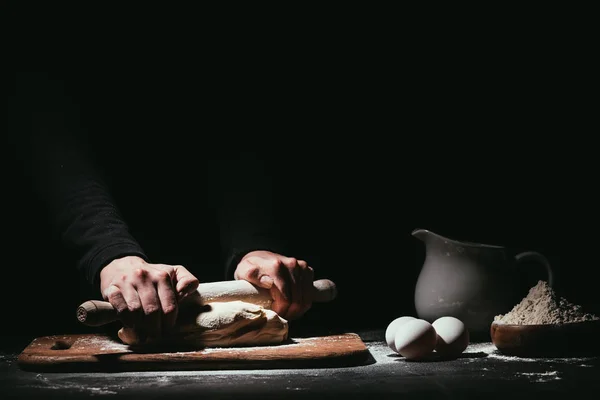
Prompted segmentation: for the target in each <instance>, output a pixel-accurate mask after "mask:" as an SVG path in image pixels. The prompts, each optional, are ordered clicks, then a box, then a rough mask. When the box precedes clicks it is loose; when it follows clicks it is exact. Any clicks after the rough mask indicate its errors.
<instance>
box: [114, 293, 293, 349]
mask: <svg viewBox="0 0 600 400" xmlns="http://www.w3.org/2000/svg"><path fill="white" fill-rule="evenodd" d="M180 311H181V312H180V314H179V316H178V319H177V323H176V325H175V327H174V330H173V332H172V334H171V336H170V338H169V340H170V341H171V342H174V343H176V344H185V345H191V346H193V347H198V348H203V347H234V346H259V345H269V344H278V343H282V342H283V341H284V340H286V339H287V337H288V321H287V320H286V319H284V318H282V317H280V316H279V315H278V314H277V313H276V312H275V311H272V310H269V309H266V308H263V307H261V306H258V305H256V304H251V303H246V302H243V301H229V302H211V303H207V304H206V305H205V306H203V307H202V308H200V309H196V308H195V307H193V308H192V309H191V310H189V309H188V310H180ZM184 311H185V312H184ZM118 335H119V338H120V339H121V341H123V343H125V344H129V345H137V344H140V342H139V340H138V338H137V336H136V334H135V332H134V331H133V330H132V329H129V328H121V329H120V330H119V332H118Z"/></svg>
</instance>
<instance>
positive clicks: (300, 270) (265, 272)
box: [233, 250, 314, 320]
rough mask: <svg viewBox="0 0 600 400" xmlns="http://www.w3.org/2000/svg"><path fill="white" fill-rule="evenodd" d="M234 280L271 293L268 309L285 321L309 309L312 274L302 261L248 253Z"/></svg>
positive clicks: (235, 273) (237, 269)
mask: <svg viewBox="0 0 600 400" xmlns="http://www.w3.org/2000/svg"><path fill="white" fill-rule="evenodd" d="M233 276H234V278H235V279H236V280H237V279H243V280H246V281H248V282H250V283H252V284H254V285H256V286H259V287H263V288H265V289H270V291H271V296H272V297H273V305H272V307H271V308H272V310H273V311H275V312H276V313H277V314H279V315H280V316H281V317H283V318H285V319H288V320H293V319H298V318H300V317H301V316H302V315H303V314H304V313H306V311H308V310H309V309H310V307H311V306H312V291H313V279H314V271H313V269H312V268H311V267H309V266H308V264H307V263H306V261H304V260H297V259H295V258H292V257H285V256H282V255H280V254H276V253H272V252H270V251H263V250H259V251H251V252H250V253H248V254H246V255H245V256H244V258H242V260H241V261H240V262H239V264H238V265H237V268H236V270H235V272H234V275H233Z"/></svg>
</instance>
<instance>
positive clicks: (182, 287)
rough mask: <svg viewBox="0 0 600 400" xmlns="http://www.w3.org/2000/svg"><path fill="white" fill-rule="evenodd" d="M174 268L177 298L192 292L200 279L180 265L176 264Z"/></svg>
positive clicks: (196, 287)
mask: <svg viewBox="0 0 600 400" xmlns="http://www.w3.org/2000/svg"><path fill="white" fill-rule="evenodd" d="M173 268H174V272H175V276H174V285H175V291H176V292H177V297H178V298H179V300H181V299H183V298H184V297H186V296H188V295H189V294H191V293H194V292H195V291H196V290H197V289H198V285H199V284H200V281H198V278H196V277H195V276H194V275H193V274H192V273H191V272H190V271H188V270H187V269H186V268H185V267H183V266H181V265H176V266H175V267H173Z"/></svg>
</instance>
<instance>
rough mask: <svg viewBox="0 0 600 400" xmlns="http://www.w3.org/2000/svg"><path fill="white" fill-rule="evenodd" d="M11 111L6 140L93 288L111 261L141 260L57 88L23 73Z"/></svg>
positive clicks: (53, 226) (56, 233)
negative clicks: (133, 257) (9, 139)
mask: <svg viewBox="0 0 600 400" xmlns="http://www.w3.org/2000/svg"><path fill="white" fill-rule="evenodd" d="M10 106H11V112H10V116H11V120H10V124H9V126H10V130H11V132H9V135H11V137H12V138H13V139H14V144H15V151H16V154H17V155H18V159H19V160H20V161H21V163H22V167H23V171H24V172H25V175H26V176H27V178H28V179H29V180H30V183H31V184H32V188H33V194H34V195H35V196H36V197H37V198H38V200H39V202H40V205H41V206H43V207H45V208H46V210H45V211H46V212H47V215H48V222H49V224H50V226H51V229H52V230H53V233H54V237H55V238H56V239H57V240H59V242H60V244H61V245H62V246H64V248H65V249H66V250H67V255H68V256H69V257H70V258H72V260H73V261H74V263H75V264H76V266H77V268H78V269H79V270H80V271H81V272H82V273H83V274H84V276H85V278H86V279H87V280H88V281H89V282H90V283H92V284H94V285H97V276H98V273H99V270H100V269H101V268H102V267H103V266H104V265H106V264H107V263H108V262H110V261H111V260H112V259H114V258H116V257H121V256H124V255H139V256H144V254H143V251H142V249H141V248H140V246H139V245H138V244H137V242H136V241H135V240H134V239H133V237H132V236H131V235H130V234H129V231H128V227H127V225H126V223H125V222H124V221H123V219H122V218H121V217H120V215H119V212H118V209H117V207H116V205H115V204H114V202H113V200H112V199H111V197H110V194H109V190H108V188H107V187H106V185H105V184H104V183H103V179H102V177H101V174H100V173H99V171H98V170H97V169H96V168H95V164H94V161H93V158H92V156H91V153H90V152H89V151H88V149H87V148H86V146H85V140H84V130H83V129H82V127H81V126H80V125H79V124H78V113H77V109H76V107H75V106H74V105H73V104H72V102H71V101H70V100H69V98H68V97H67V96H66V95H65V94H64V92H63V91H62V88H61V87H60V84H59V83H57V82H54V81H48V80H47V79H44V76H43V75H40V74H24V75H23V76H22V77H19V78H18V79H17V80H16V81H15V92H14V96H13V97H12V101H11V102H10Z"/></svg>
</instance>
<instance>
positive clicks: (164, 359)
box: [17, 333, 374, 372]
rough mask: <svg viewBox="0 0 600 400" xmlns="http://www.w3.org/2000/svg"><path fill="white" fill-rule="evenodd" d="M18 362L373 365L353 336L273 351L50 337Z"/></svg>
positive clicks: (303, 341) (58, 365)
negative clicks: (151, 346)
mask: <svg viewBox="0 0 600 400" xmlns="http://www.w3.org/2000/svg"><path fill="white" fill-rule="evenodd" d="M17 361H18V365H19V367H20V368H21V369H23V370H27V371H47V372H52V371H56V372H90V371H110V372H116V371H157V370H211V369H212V370H219V369H272V368H319V367H337V366H340V367H341V366H352V365H363V364H368V363H371V362H374V361H373V358H372V357H371V355H370V353H369V351H368V349H367V347H366V346H365V344H364V343H363V341H362V340H361V339H360V337H359V336H358V335H357V334H355V333H344V334H339V335H330V336H316V337H303V338H295V339H294V338H292V339H289V340H288V341H287V342H285V343H283V344H281V345H275V346H257V347H238V348H206V349H200V350H198V349H183V348H178V349H174V348H169V349H166V348H162V349H160V348H154V349H152V350H150V349H145V350H143V351H140V350H138V349H132V348H131V347H130V346H127V345H124V344H122V343H121V342H120V341H119V339H117V338H113V337H111V336H108V335H105V334H73V335H53V336H43V337H39V338H36V339H34V340H33V341H32V342H31V343H30V344H29V345H28V346H27V347H26V348H25V349H24V350H23V351H22V352H21V354H20V355H19V357H18V360H17Z"/></svg>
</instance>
